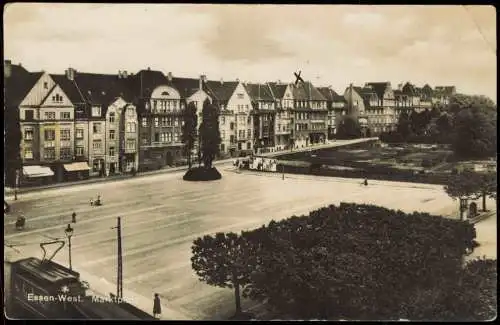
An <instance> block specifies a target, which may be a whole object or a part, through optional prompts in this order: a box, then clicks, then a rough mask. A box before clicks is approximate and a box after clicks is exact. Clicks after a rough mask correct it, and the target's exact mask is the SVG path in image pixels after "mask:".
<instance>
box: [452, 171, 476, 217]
mask: <svg viewBox="0 0 500 325" xmlns="http://www.w3.org/2000/svg"><path fill="white" fill-rule="evenodd" d="M480 183H481V179H480V175H479V174H478V173H474V172H470V171H463V172H461V173H458V174H456V175H451V176H450V177H449V178H448V182H447V183H446V185H445V187H444V190H445V191H446V193H447V194H448V195H449V196H450V197H451V198H453V199H465V200H477V199H478V198H479V197H480V194H478V193H480V185H479V184H480ZM460 216H462V210H460Z"/></svg>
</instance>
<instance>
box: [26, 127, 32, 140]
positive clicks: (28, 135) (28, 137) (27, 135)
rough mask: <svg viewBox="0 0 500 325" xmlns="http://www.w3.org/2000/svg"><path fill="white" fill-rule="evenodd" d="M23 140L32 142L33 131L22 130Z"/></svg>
mask: <svg viewBox="0 0 500 325" xmlns="http://www.w3.org/2000/svg"><path fill="white" fill-rule="evenodd" d="M24 140H33V129H26V130H24Z"/></svg>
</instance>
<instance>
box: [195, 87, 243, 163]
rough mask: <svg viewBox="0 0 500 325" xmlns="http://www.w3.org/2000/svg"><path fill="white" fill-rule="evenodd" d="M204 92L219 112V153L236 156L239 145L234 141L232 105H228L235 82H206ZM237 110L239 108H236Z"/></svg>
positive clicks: (235, 129) (234, 126)
mask: <svg viewBox="0 0 500 325" xmlns="http://www.w3.org/2000/svg"><path fill="white" fill-rule="evenodd" d="M204 87H205V92H206V93H207V94H208V95H209V97H210V98H211V99H212V103H213V104H214V105H215V106H216V107H217V109H218V110H219V131H220V136H221V144H220V152H221V153H222V154H229V155H231V156H232V157H234V156H236V155H238V152H239V151H240V150H242V149H239V148H240V146H241V145H238V141H237V140H236V136H237V128H236V119H235V114H234V113H235V112H234V110H233V108H234V107H233V105H229V101H230V99H231V98H232V96H233V94H234V92H235V91H236V88H237V87H238V82H237V81H226V82H224V81H223V80H221V81H213V80H206V82H205V83H204ZM237 108H239V107H238V106H237Z"/></svg>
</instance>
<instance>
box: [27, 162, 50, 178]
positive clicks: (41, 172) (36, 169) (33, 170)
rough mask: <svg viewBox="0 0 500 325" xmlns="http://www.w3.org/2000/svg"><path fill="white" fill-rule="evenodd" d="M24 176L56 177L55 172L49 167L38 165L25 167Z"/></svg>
mask: <svg viewBox="0 0 500 325" xmlns="http://www.w3.org/2000/svg"><path fill="white" fill-rule="evenodd" d="M23 174H24V176H26V177H30V178H35V177H48V176H54V172H53V171H52V169H50V168H49V167H45V166H37V165H35V166H24V167H23Z"/></svg>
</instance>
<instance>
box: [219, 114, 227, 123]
mask: <svg viewBox="0 0 500 325" xmlns="http://www.w3.org/2000/svg"><path fill="white" fill-rule="evenodd" d="M224 123H226V117H225V116H222V117H221V118H220V124H224Z"/></svg>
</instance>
